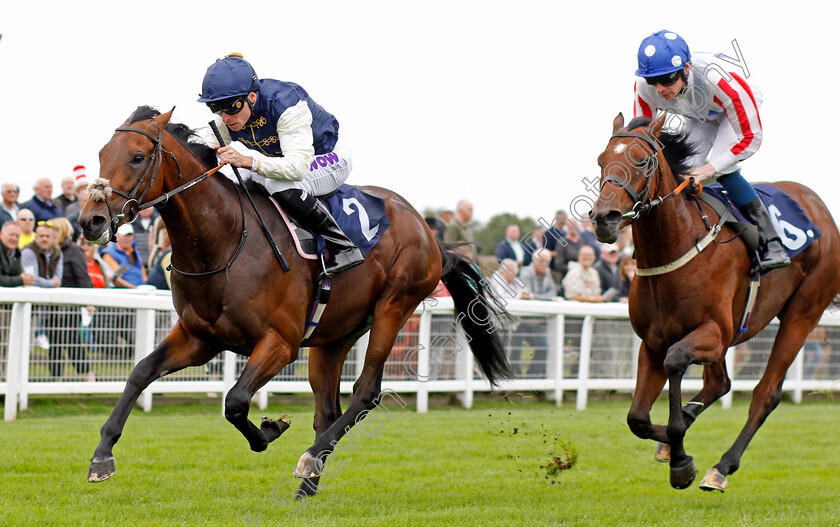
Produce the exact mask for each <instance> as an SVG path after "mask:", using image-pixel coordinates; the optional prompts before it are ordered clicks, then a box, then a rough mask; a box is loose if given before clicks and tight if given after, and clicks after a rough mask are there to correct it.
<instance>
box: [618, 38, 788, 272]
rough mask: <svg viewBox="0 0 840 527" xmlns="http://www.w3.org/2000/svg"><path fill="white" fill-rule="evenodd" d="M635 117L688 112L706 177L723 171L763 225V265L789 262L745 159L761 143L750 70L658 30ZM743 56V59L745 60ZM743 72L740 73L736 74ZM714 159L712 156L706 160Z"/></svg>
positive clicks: (642, 65)
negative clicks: (744, 173)
mask: <svg viewBox="0 0 840 527" xmlns="http://www.w3.org/2000/svg"><path fill="white" fill-rule="evenodd" d="M638 59H639V69H637V70H636V75H637V76H639V77H642V79H644V82H642V81H637V82H636V94H635V105H634V109H633V113H634V116H640V117H647V118H650V119H653V118H654V117H655V113H656V111H657V110H663V111H668V112H671V113H675V114H678V115H682V116H684V117H686V118H687V119H686V120H685V133H686V134H687V135H688V136H689V138H690V139H691V140H692V141H693V142H694V144H695V145H696V148H697V153H696V156H695V165H696V166H695V168H694V169H692V170H691V172H690V173H689V174H688V175H692V176H695V177H697V178H699V179H700V180H703V179H708V178H712V177H714V176H717V181H718V183H720V184H721V185H723V188H724V189H726V191H727V193H728V194H729V199H730V200H731V201H732V202H733V203H734V204H735V205H736V206H737V207H738V208H739V209H740V210H741V212H743V213H744V214H745V215H746V216H747V218H749V219H750V221H752V222H753V223H754V224H755V225H756V227H758V233H759V238H760V241H761V247H762V251H761V252H762V254H761V268H762V269H772V268H775V267H784V266H786V265H789V264H790V259H789V258H788V255H787V252H786V251H785V248H784V247H783V246H782V243H781V240H780V239H779V234H778V233H777V232H776V229H775V228H774V226H773V222H772V220H771V219H770V215H769V214H768V212H767V209H766V208H765V206H764V203H762V201H761V199H760V198H759V197H758V195H757V194H756V192H755V190H754V189H753V188H752V185H750V184H749V183H748V182H747V180H746V179H744V177H743V176H742V175H741V172H740V165H739V162H740V161H743V160H745V159H747V158H748V157H750V156H751V155H753V154H754V153H756V151H758V148H759V146H760V145H761V137H762V130H761V120H760V118H759V112H758V109H759V107H760V106H761V102H762V96H761V91H760V90H759V89H758V87H757V86H756V85H755V83H754V82H752V81H748V80H747V79H748V78H749V73H748V72H747V71H746V70H745V69H743V68H735V67H733V65H734V64H733V63H732V62H730V61H726V60H723V59H721V58H720V56H719V55H714V54H711V53H695V54H694V56H692V55H691V52H690V51H689V49H688V44H686V42H685V40H683V39H682V37H680V36H679V35H677V34H676V33H674V32H672V31H667V30H662V31H657V32H656V33H653V34H652V35H650V36H649V37H647V38H646V39H644V40H643V41H642V44H641V45H640V46H639V54H638ZM739 60H740V57H739ZM733 70H738V71H733ZM707 158H708V159H707Z"/></svg>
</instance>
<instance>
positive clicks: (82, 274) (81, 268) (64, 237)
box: [50, 218, 93, 287]
mask: <svg viewBox="0 0 840 527" xmlns="http://www.w3.org/2000/svg"><path fill="white" fill-rule="evenodd" d="M50 223H52V224H53V228H54V229H55V244H56V246H58V248H59V249H60V250H61V255H62V261H63V265H64V272H63V273H62V277H61V285H62V287H93V282H91V280H90V276H89V275H88V272H87V261H86V258H85V252H84V251H83V250H82V248H81V247H79V246H78V245H76V242H74V241H73V227H72V226H71V225H70V222H69V221H68V220H67V218H54V219H52V220H50Z"/></svg>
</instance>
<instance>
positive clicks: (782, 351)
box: [700, 306, 822, 491]
mask: <svg viewBox="0 0 840 527" xmlns="http://www.w3.org/2000/svg"><path fill="white" fill-rule="evenodd" d="M791 307H792V306H789V308H788V310H787V311H788V312H789V313H790V312H794V311H793V309H791ZM794 309H795V308H794ZM821 313H822V310H821V309H820V311H819V314H816V315H814V314H812V315H811V316H808V317H802V318H798V319H796V320H795V321H788V320H786V318H787V317H782V321H781V323H780V324H779V332H778V333H777V335H776V340H775V341H774V342H773V349H772V351H771V352H770V357H769V359H768V360H767V367H766V368H765V369H764V375H762V376H761V380H760V381H759V382H758V384H757V385H756V387H755V388H754V389H753V395H752V401H751V402H750V410H749V414H748V416H747V422H746V424H745V425H744V428H743V429H742V430H741V433H740V434H738V438H737V439H736V440H735V443H734V444H733V445H732V446H731V447H730V448H729V450H727V451H726V453H725V454H724V455H723V457H722V458H721V460H720V462H719V463H718V464H717V465H715V466H714V467H713V468H711V469H709V471H708V472H707V473H706V477H704V478H703V481H702V482H701V483H700V488H701V489H703V490H719V491H724V490H726V476H728V475H729V474H732V473H734V472H735V471H736V470H738V467H739V465H740V463H741V456H742V455H743V454H744V451H745V450H746V449H747V445H749V443H750V441H751V440H752V438H753V436H754V435H755V433H756V432H757V431H758V429H759V428H760V427H761V425H762V424H763V423H764V420H765V419H767V416H768V415H770V412H772V411H773V410H774V409H775V408H776V406H778V404H779V401H781V399H782V383H783V382H784V380H785V374H786V373H787V370H788V368H789V367H790V365H791V363H792V362H793V359H794V358H796V355H797V354H798V353H799V350H800V349H801V348H802V346H803V345H804V344H805V339H806V338H807V337H808V333H810V332H811V330H812V329H813V327H814V325H815V323H816V321H817V320H819V316H820V314H821Z"/></svg>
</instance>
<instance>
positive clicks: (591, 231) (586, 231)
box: [577, 218, 602, 262]
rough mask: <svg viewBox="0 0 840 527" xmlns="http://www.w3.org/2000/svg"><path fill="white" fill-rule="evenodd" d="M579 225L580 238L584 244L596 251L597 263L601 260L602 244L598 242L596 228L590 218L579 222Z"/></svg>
mask: <svg viewBox="0 0 840 527" xmlns="http://www.w3.org/2000/svg"><path fill="white" fill-rule="evenodd" d="M577 225H578V226H579V227H580V238H581V239H582V240H583V243H585V244H586V245H588V246H590V247H592V248H593V249H595V261H596V262H597V261H598V260H600V259H601V245H602V244H601V242H599V241H598V236H597V235H596V234H595V227H593V226H592V222H591V221H589V218H586V219H584V220H582V221H579V222H577Z"/></svg>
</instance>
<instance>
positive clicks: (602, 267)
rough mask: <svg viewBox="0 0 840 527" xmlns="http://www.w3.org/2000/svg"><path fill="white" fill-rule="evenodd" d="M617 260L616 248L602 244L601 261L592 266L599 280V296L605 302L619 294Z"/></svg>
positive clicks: (619, 281)
mask: <svg viewBox="0 0 840 527" xmlns="http://www.w3.org/2000/svg"><path fill="white" fill-rule="evenodd" d="M618 258H619V253H618V246H617V245H615V244H614V243H610V244H604V245H603V246H602V247H601V259H600V260H598V261H597V262H595V265H594V266H593V267H595V270H596V271H598V278H600V280H601V295H602V296H603V297H604V298H605V299H607V300H613V299H614V298H618V295H619V293H620V292H621V277H620V276H619V268H618Z"/></svg>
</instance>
